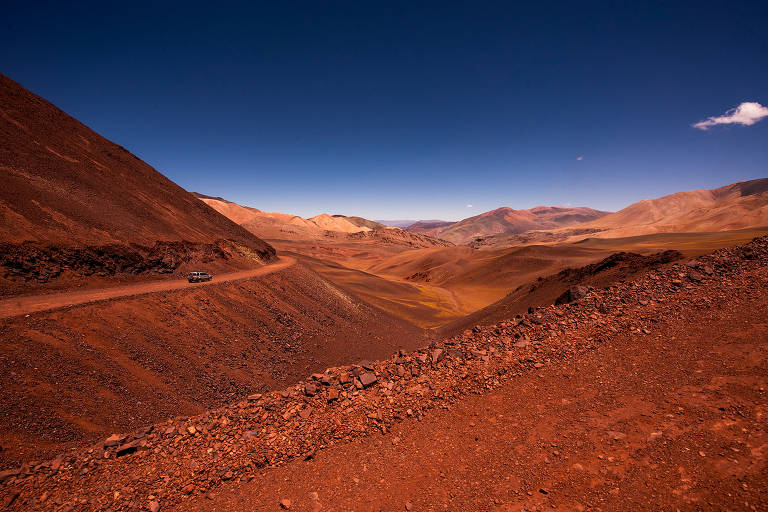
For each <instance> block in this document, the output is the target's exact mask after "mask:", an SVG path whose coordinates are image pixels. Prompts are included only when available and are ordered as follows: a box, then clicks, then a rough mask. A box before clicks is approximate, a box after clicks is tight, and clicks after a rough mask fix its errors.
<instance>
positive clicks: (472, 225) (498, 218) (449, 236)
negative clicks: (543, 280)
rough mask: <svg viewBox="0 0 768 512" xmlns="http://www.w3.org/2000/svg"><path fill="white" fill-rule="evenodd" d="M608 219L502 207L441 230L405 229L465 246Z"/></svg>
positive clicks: (571, 211)
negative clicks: (480, 240)
mask: <svg viewBox="0 0 768 512" xmlns="http://www.w3.org/2000/svg"><path fill="white" fill-rule="evenodd" d="M605 215H608V212H601V211H598V210H593V209H592V208H585V207H577V208H565V207H559V206H537V207H535V208H531V209H529V210H513V209H512V208H508V207H502V208H497V209H496V210H492V211H489V212H485V213H481V214H480V215H476V216H474V217H469V218H468V219H464V220H462V221H459V222H456V223H453V224H446V225H445V226H443V227H441V226H440V225H439V224H437V223H435V224H436V225H433V224H428V225H424V226H423V225H418V224H417V225H415V226H412V227H409V228H408V229H412V228H413V229H415V230H418V231H424V230H426V231H428V232H430V233H431V234H432V236H437V237H439V238H442V239H444V240H449V241H451V242H453V243H456V244H466V243H468V242H471V241H472V240H474V239H475V238H477V237H480V236H486V235H497V234H518V233H525V232H526V231H531V230H542V229H557V228H561V227H565V226H572V225H574V224H580V223H583V222H587V221H590V220H593V219H599V218H600V217H603V216H605Z"/></svg>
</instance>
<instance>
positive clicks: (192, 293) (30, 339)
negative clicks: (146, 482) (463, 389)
mask: <svg viewBox="0 0 768 512" xmlns="http://www.w3.org/2000/svg"><path fill="white" fill-rule="evenodd" d="M288 263H290V261H286V262H284V265H285V264H288ZM284 265H280V264H278V265H276V267H277V268H276V271H273V270H272V269H271V268H270V267H263V268H262V269H260V270H258V271H257V273H258V274H266V272H271V273H269V274H267V275H259V277H257V278H254V277H251V278H246V279H241V280H238V281H232V282H226V283H224V282H221V280H220V279H218V280H217V278H216V277H214V281H213V282H212V283H210V284H204V285H189V284H188V283H187V282H186V281H180V282H179V281H176V282H175V283H174V282H170V283H169V282H167V281H163V282H156V283H151V284H144V285H131V286H128V287H119V288H117V289H114V288H113V289H107V290H101V291H87V292H85V294H83V293H82V292H74V293H68V294H63V295H47V296H44V297H42V298H36V299H34V300H32V302H30V303H29V304H26V303H25V304H24V307H25V309H18V307H17V305H16V303H15V302H16V299H10V300H9V301H3V302H2V303H0V308H2V309H3V310H6V309H8V308H6V306H10V308H11V309H12V310H13V312H15V313H24V312H29V311H33V310H34V309H39V308H40V307H41V305H42V307H49V306H61V305H62V302H61V300H63V301H64V302H72V301H77V302H81V301H83V300H92V299H98V300H101V301H100V302H96V303H90V304H82V305H79V306H75V307H65V308H60V309H58V310H55V311H48V312H39V313H32V314H27V315H26V316H16V317H14V318H5V319H3V320H0V366H2V368H3V369H4V371H3V372H0V397H1V398H2V399H1V400H0V446H1V447H2V449H0V465H2V466H3V467H7V466H8V465H9V464H12V463H14V462H15V461H19V460H22V459H27V458H29V457H40V456H44V455H46V454H49V455H52V454H54V453H56V452H58V451H60V450H62V449H64V448H67V447H71V446H82V445H83V443H87V442H92V441H93V440H95V439H97V438H99V437H103V436H105V435H108V434H109V433H111V432H113V431H115V430H118V431H122V430H130V429H132V428H136V427H138V426H140V425H144V424H147V423H150V422H155V421H161V420H163V419H165V418H168V417H172V416H178V415H190V414H199V413H200V412H202V411H204V410H205V409H208V408H211V407H216V406H220V405H222V404H225V403H228V402H231V401H233V400H235V399H237V398H238V397H243V396H245V395H247V394H248V393H253V392H256V391H265V390H269V389H275V388H282V387H284V386H286V385H289V384H291V383H293V382H295V381H297V380H299V379H300V378H302V377H303V376H304V375H307V373H309V372H312V371H320V370H322V369H324V368H326V367H328V366H332V365H338V364H342V363H346V362H348V361H358V360H362V359H369V358H382V357H387V356H389V355H390V354H391V353H393V352H396V351H397V350H398V349H402V348H406V349H413V348H415V347H417V346H420V345H422V344H423V343H425V340H426V339H427V338H426V337H425V334H424V332H423V331H422V330H421V329H418V328H416V327H414V326H413V325H411V324H408V323H406V322H403V321H402V320H400V319H398V318H395V317H392V316H391V315H389V314H387V313H384V312H383V311H381V310H379V309H377V308H375V307H372V306H370V305H369V304H366V303H364V302H361V301H360V300H358V299H357V298H356V297H354V296H352V295H349V294H348V293H346V292H344V291H343V290H340V289H339V288H337V287H335V286H334V285H332V284H330V283H328V282H327V281H325V280H323V279H322V278H320V277H318V276H317V275H316V274H315V273H314V272H312V271H309V270H307V269H306V268H304V267H302V266H301V265H292V266H290V267H287V268H281V267H282V266H284ZM230 277H234V278H239V277H242V275H235V276H230ZM224 278H226V276H225V277H224ZM169 285H173V286H169ZM176 285H178V287H181V288H182V289H177V290H173V291H171V290H170V289H171V288H176V287H177V286H176ZM158 286H163V287H166V288H168V289H169V290H168V291H163V292H158V291H157V288H158ZM148 291H149V292H154V293H145V292H148ZM116 293H117V294H119V295H126V294H130V295H131V296H127V297H122V298H119V299H112V300H102V299H104V298H105V297H114V296H115V294H116ZM135 293H145V294H144V295H134V294H135ZM105 294H106V295H105ZM60 299H61V300H60ZM23 300H24V301H27V300H28V299H27V298H25V299H23ZM51 302H53V303H51Z"/></svg>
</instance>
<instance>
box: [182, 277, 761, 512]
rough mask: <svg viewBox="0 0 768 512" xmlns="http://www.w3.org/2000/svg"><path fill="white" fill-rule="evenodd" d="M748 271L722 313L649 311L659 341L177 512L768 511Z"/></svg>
mask: <svg viewBox="0 0 768 512" xmlns="http://www.w3.org/2000/svg"><path fill="white" fill-rule="evenodd" d="M739 281H740V282H739V283H738V284H736V283H734V284H736V286H730V287H728V289H727V290H723V291H722V292H717V295H716V297H717V299H718V300H717V301H714V303H713V304H712V306H713V307H712V308H709V307H708V308H706V309H704V308H700V307H697V306H695V305H694V304H695V302H698V301H701V299H702V298H703V297H707V296H708V295H709V294H708V293H705V294H703V297H702V296H701V295H699V296H698V297H686V298H690V299H693V301H694V304H691V305H689V306H688V307H685V308H683V309H681V310H679V312H678V313H677V314H674V313H673V314H669V313H668V312H666V311H664V312H662V311H657V310H658V309H661V308H657V307H651V308H649V310H646V311H645V312H644V313H645V314H646V315H649V316H650V317H651V318H653V319H654V320H655V323H653V325H652V329H653V330H652V331H651V334H650V335H644V334H637V333H631V332H622V333H619V334H617V335H614V336H612V337H611V338H610V339H608V340H606V341H605V343H602V344H601V345H599V346H598V347H597V348H595V349H594V350H592V351H590V352H587V353H585V354H581V355H579V356H577V357H574V358H572V359H570V360H568V362H567V364H558V363H555V364H550V365H545V366H544V367H543V368H541V369H540V370H538V371H536V372H532V373H528V374H525V375H522V376H520V377H517V378H514V379H512V380H510V381H508V382H506V383H504V385H502V386H501V387H499V388H498V389H495V390H493V391H492V392H490V393H487V394H484V395H480V396H470V397H467V398H464V399H462V400H460V401H458V402H457V403H455V404H451V405H450V406H449V409H448V410H440V411H437V412H436V413H434V414H430V415H428V416H425V417H424V419H423V420H422V421H420V422H419V421H416V420H406V421H404V422H402V423H400V424H398V425H396V426H394V427H393V428H392V430H391V431H390V432H388V433H387V434H386V435H381V434H373V435H371V436H369V437H365V438H360V439H358V440H356V441H354V442H352V443H349V444H346V445H343V446H339V447H334V448H332V449H329V450H324V451H321V452H319V453H318V454H317V455H316V456H315V457H314V459H313V460H310V461H293V462H291V463H289V464H286V465H285V466H282V467H279V468H275V469H271V470H267V471H262V472H259V473H257V474H256V475H255V476H254V477H253V479H252V480H251V481H250V482H241V483H236V484H233V485H228V486H224V487H223V488H221V489H217V490H215V491H213V492H211V493H209V495H206V496H201V497H199V498H197V499H196V500H194V501H192V502H184V503H183V504H182V505H180V506H179V507H172V508H171V510H185V511H190V512H191V511H200V512H203V511H229V510H238V511H274V510H279V504H278V501H279V500H281V499H289V500H291V502H292V506H291V508H290V510H296V511H314V510H359V511H389V510H391V511H401V510H414V511H418V510H456V511H464V510H495V511H519V510H562V511H571V510H617V511H623V510H766V508H768V496H766V495H765V492H764V490H765V486H766V484H768V473H766V470H768V464H767V463H768V407H767V406H766V404H767V403H768V341H767V340H768V320H766V318H765V315H764V314H762V311H761V309H762V308H763V307H764V305H765V304H766V303H767V302H766V301H768V287H767V286H766V285H768V272H766V269H765V268H763V269H761V270H760V271H759V272H757V273H750V274H748V275H744V276H742V278H741V279H740V280H739ZM750 282H751V283H759V284H760V287H759V288H757V289H750V286H749V285H750ZM675 305H677V303H675ZM691 306H693V307H691ZM659 313H660V314H659ZM678 315H679V316H678ZM755 318H762V319H763V321H760V322H755V321H754V319H755ZM314 496H317V499H316V500H315V499H313V497H314ZM409 504H410V506H411V508H407V506H408V505H409Z"/></svg>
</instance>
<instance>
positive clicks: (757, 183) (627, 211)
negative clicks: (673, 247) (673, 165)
mask: <svg viewBox="0 0 768 512" xmlns="http://www.w3.org/2000/svg"><path fill="white" fill-rule="evenodd" d="M762 226H768V178H762V179H758V180H752V181H740V182H738V183H732V184H730V185H726V186H724V187H720V188H716V189H712V190H691V191H685V192H677V193H675V194H670V195H668V196H664V197H660V198H657V199H648V200H644V201H639V202H637V203H634V204H631V205H629V206H627V207H626V208H624V209H623V210H620V211H618V212H616V213H613V214H610V215H607V216H605V217H602V218H600V219H597V220H595V221H591V222H587V223H584V224H582V225H580V226H579V227H580V228H598V229H601V230H602V231H601V232H600V233H598V234H597V235H595V236H598V237H601V238H605V237H610V238H615V237H622V236H636V235H646V234H652V233H690V232H712V231H727V230H735V229H744V228H752V227H762Z"/></svg>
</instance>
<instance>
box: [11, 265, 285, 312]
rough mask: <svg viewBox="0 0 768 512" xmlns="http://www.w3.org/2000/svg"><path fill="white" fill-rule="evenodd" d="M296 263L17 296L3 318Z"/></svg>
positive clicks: (216, 280) (261, 272)
mask: <svg viewBox="0 0 768 512" xmlns="http://www.w3.org/2000/svg"><path fill="white" fill-rule="evenodd" d="M294 263H296V260H295V259H294V258H291V257H288V256H283V257H282V258H280V260H279V261H278V262H277V263H272V264H270V265H265V266H263V267H259V268H256V269H251V270H243V271H239V272H229V273H226V274H218V275H215V276H214V278H213V280H212V281H208V282H206V283H189V282H187V281H186V279H176V280H168V281H153V282H151V283H136V284H129V285H121V286H114V287H110V288H101V289H97V290H82V291H74V292H64V293H55V294H48V295H35V296H27V297H14V298H11V299H5V300H2V301H0V318H10V317H14V316H19V315H28V314H31V313H36V312H38V311H48V310H51V309H58V308H64V307H68V306H76V305H78V304H86V303H89V302H97V301H102V300H110V299H117V298H120V297H129V296H132V295H143V294H146V293H158V292H169V291H174V290H182V289H185V288H193V287H198V286H211V285H216V284H218V283H226V282H230V281H238V280H241V279H250V278H253V277H260V276H265V275H268V274H272V273H273V272H277V271H279V270H283V269H285V268H288V267H290V266H291V265H293V264H294Z"/></svg>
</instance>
